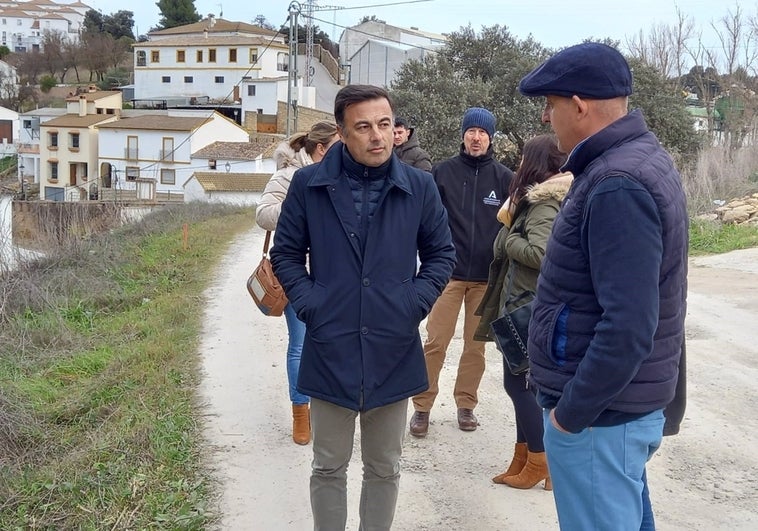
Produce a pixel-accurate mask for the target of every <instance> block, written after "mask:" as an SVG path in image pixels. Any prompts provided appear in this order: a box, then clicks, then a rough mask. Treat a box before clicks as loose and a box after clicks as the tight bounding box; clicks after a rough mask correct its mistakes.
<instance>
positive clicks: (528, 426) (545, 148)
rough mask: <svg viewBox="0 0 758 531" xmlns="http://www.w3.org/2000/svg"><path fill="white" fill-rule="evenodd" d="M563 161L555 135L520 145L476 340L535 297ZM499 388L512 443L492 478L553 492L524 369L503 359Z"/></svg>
mask: <svg viewBox="0 0 758 531" xmlns="http://www.w3.org/2000/svg"><path fill="white" fill-rule="evenodd" d="M565 161H566V155H565V154H563V153H561V152H560V151H559V150H558V143H557V141H556V139H555V137H554V136H553V135H540V136H537V137H534V138H532V139H530V140H529V141H527V142H526V144H524V150H523V156H522V159H521V165H520V166H519V168H518V170H516V175H515V177H514V179H513V180H512V181H511V186H510V189H509V192H510V195H509V198H508V201H506V202H505V204H504V205H503V206H502V207H501V208H500V211H499V212H498V215H497V218H498V220H499V221H500V222H501V223H503V227H502V228H501V229H500V232H499V233H498V235H497V237H496V238H495V243H494V250H495V257H494V260H493V261H492V264H490V272H489V281H488V287H487V291H486V292H485V294H484V297H483V298H482V303H481V304H480V306H479V308H478V309H477V311H476V313H477V315H481V316H482V320H481V322H480V324H479V327H478V328H477V330H476V333H475V335H474V338H475V339H478V340H480V341H493V340H494V331H493V330H492V327H491V323H492V322H493V321H495V320H496V319H497V318H498V317H501V316H503V315H504V314H505V312H512V311H514V310H515V309H516V308H517V307H519V306H521V305H523V304H525V303H527V302H529V301H530V300H531V299H533V298H534V292H535V291H536V289H537V276H538V274H539V272H540V265H541V263H542V259H543V258H544V256H545V246H546V245H547V240H548V237H549V236H550V231H551V230H552V227H553V221H554V220H555V216H556V215H557V214H558V210H559V208H560V205H561V201H562V200H563V198H564V197H565V195H566V193H567V192H568V189H569V187H570V186H571V182H572V181H573V176H572V175H571V174H570V173H560V170H559V168H560V167H561V166H562V165H563V163H564V162H565ZM503 386H504V387H505V392H506V393H507V394H508V397H509V398H510V399H511V402H512V403H513V409H514V413H515V417H516V445H515V449H514V454H513V458H512V459H511V462H510V465H509V466H508V469H507V470H506V471H505V472H503V473H502V474H498V475H497V476H495V477H494V478H492V481H494V482H495V483H501V484H505V485H508V486H510V487H515V488H519V489H530V488H532V487H534V486H535V485H536V484H537V483H539V482H540V481H542V480H545V490H551V488H552V487H551V484H550V475H549V474H548V470H547V461H546V459H545V447H544V445H543V442H542V435H543V430H544V428H543V421H542V410H541V409H540V407H539V405H538V404H537V400H536V399H535V396H534V394H533V393H532V391H531V389H529V387H528V386H527V382H526V372H522V373H520V374H512V373H511V371H510V370H509V368H508V364H507V363H505V361H503Z"/></svg>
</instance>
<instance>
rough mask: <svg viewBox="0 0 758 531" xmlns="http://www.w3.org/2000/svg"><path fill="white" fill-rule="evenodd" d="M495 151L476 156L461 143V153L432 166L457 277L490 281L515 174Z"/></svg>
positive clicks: (456, 278)
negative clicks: (499, 215)
mask: <svg viewBox="0 0 758 531" xmlns="http://www.w3.org/2000/svg"><path fill="white" fill-rule="evenodd" d="M492 155H493V150H492V146H490V148H489V149H488V150H487V153H486V154H485V155H481V156H479V157H472V156H471V155H469V154H467V153H466V152H465V151H464V147H463V144H461V150H460V153H459V154H458V155H457V156H455V157H452V158H450V159H447V160H445V161H443V162H440V163H439V164H437V165H435V166H434V167H433V168H432V175H433V176H434V180H435V182H436V183H437V188H438V189H439V191H440V195H441V196H442V204H443V205H445V208H446V209H447V217H448V223H449V224H450V231H451V232H452V234H453V243H454V244H455V254H456V264H455V269H454V270H453V275H452V278H453V279H454V280H464V281H467V282H487V277H488V275H489V265H490V262H492V256H493V251H492V244H493V242H494V241H495V236H497V233H498V231H499V230H500V222H499V221H498V220H497V212H498V210H499V209H500V206H501V205H502V204H503V203H504V202H505V200H506V198H507V197H508V188H509V186H510V184H511V179H512V178H513V172H512V171H511V170H509V169H508V168H507V167H506V166H504V165H503V164H501V163H500V162H498V161H497V160H495V159H494V158H493V156H492Z"/></svg>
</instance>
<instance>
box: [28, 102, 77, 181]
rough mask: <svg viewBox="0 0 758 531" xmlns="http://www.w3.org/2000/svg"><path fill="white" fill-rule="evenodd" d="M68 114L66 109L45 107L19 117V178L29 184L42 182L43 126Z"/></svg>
mask: <svg viewBox="0 0 758 531" xmlns="http://www.w3.org/2000/svg"><path fill="white" fill-rule="evenodd" d="M64 114H66V109H63V108H57V107H56V108H53V107H43V108H42V109H35V110H33V111H29V112H25V113H22V114H19V115H18V121H19V134H18V136H17V137H16V138H17V139H18V140H17V141H16V150H17V151H18V178H19V181H22V180H23V179H26V180H27V181H28V182H29V183H39V182H40V154H39V146H40V129H41V127H40V126H41V124H43V123H45V122H47V121H48V120H52V119H53V118H58V117H59V116H62V115H64Z"/></svg>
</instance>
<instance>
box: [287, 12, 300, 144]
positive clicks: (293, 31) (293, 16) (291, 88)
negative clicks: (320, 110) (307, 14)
mask: <svg viewBox="0 0 758 531" xmlns="http://www.w3.org/2000/svg"><path fill="white" fill-rule="evenodd" d="M289 13H290V14H289V17H288V18H289V22H290V28H289V29H290V32H289V45H290V46H289V58H288V59H289V62H288V64H287V127H286V129H285V133H286V135H287V138H289V137H290V135H291V134H292V133H293V129H292V122H293V120H294V131H297V98H298V94H297V93H298V87H297V27H298V23H297V17H298V15H300V2H292V3H290V6H289ZM293 92H294V94H293Z"/></svg>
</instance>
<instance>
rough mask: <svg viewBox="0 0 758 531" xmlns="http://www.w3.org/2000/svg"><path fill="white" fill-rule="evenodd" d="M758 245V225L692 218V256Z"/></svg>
mask: <svg viewBox="0 0 758 531" xmlns="http://www.w3.org/2000/svg"><path fill="white" fill-rule="evenodd" d="M750 247H758V227H757V226H752V227H751V226H748V225H726V224H723V223H720V222H716V221H707V220H701V219H692V220H690V256H701V255H706V254H719V253H726V252H729V251H734V250H736V249H748V248H750Z"/></svg>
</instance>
